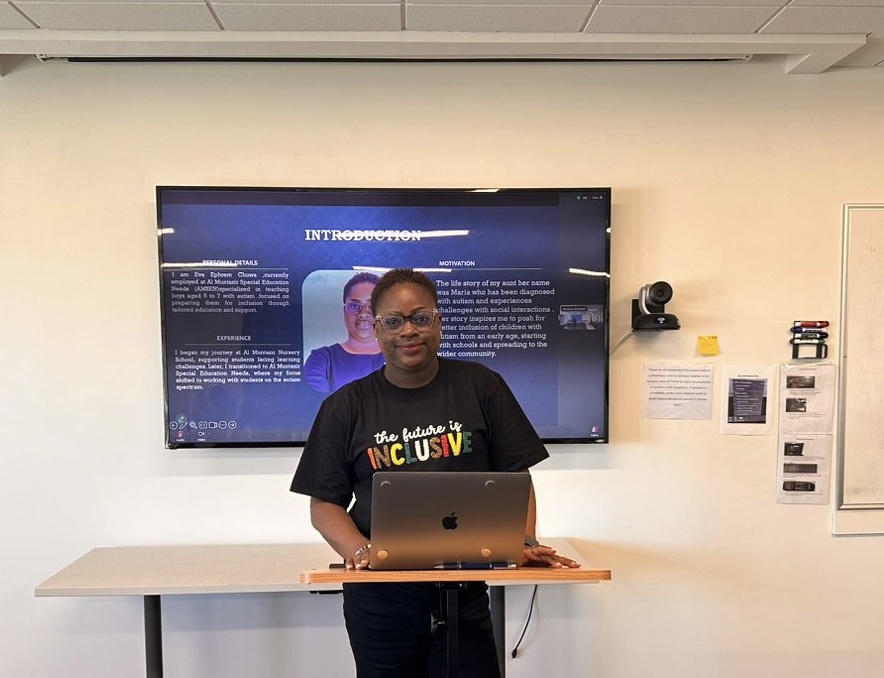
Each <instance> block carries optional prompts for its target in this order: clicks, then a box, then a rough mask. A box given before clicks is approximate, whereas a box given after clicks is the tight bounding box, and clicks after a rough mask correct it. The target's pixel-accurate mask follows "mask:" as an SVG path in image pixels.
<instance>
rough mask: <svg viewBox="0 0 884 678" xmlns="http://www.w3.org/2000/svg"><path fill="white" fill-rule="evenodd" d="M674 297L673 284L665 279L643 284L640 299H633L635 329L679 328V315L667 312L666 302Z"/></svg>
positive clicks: (633, 324)
mask: <svg viewBox="0 0 884 678" xmlns="http://www.w3.org/2000/svg"><path fill="white" fill-rule="evenodd" d="M671 299H672V285H670V284H669V283H668V282H666V281H665V280H658V281H657V282H655V283H650V284H648V285H642V286H641V289H640V290H639V291H638V299H633V300H632V329H633V330H679V329H681V324H680V323H679V322H678V316H676V315H674V314H673V313H666V312H665V307H666V304H668V303H669V301H670V300H671Z"/></svg>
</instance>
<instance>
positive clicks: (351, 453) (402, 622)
mask: <svg viewBox="0 0 884 678" xmlns="http://www.w3.org/2000/svg"><path fill="white" fill-rule="evenodd" d="M371 305H372V308H373V309H374V311H375V318H374V320H375V328H374V331H375V335H376V337H377V342H378V345H379V346H380V349H381V352H382V353H383V355H384V359H385V363H384V367H383V369H382V370H379V371H377V372H374V373H372V374H370V375H368V376H367V377H364V378H362V379H359V380H357V381H355V382H352V383H350V384H348V385H347V386H344V387H343V388H341V389H340V390H339V391H337V392H336V393H334V394H333V395H331V396H330V397H329V398H327V399H326V400H325V402H324V403H323V404H322V407H321V408H320V411H319V413H318V414H317V417H316V420H315V422H314V424H313V429H312V430H311V432H310V436H309V437H308V440H307V444H306V445H305V447H304V452H303V454H302V455H301V461H300V464H299V466H298V469H297V471H296V472H295V477H294V479H293V481H292V490H293V491H294V492H300V493H302V494H307V495H309V496H310V497H311V500H310V509H311V519H312V522H313V525H314V527H316V529H317V530H318V531H319V532H320V534H321V535H322V536H323V538H324V539H325V540H326V541H327V542H328V543H329V544H330V545H331V546H332V548H334V549H335V551H337V552H338V553H339V554H340V555H341V556H342V558H343V559H344V562H345V565H346V567H348V568H350V569H356V570H359V569H363V568H366V567H368V550H369V546H370V544H369V543H368V542H369V539H370V536H371V524H370V519H371V516H370V507H371V477H372V474H373V472H374V467H373V464H372V461H371V458H370V457H372V458H374V459H377V458H379V457H382V455H375V454H373V452H372V450H373V449H374V448H375V447H376V446H378V445H379V444H380V443H381V441H382V440H386V439H389V438H390V436H392V435H398V434H400V433H401V432H403V431H408V432H412V433H411V435H412V437H411V438H410V439H411V440H414V437H413V436H414V432H415V431H427V432H428V433H427V434H426V435H427V437H430V436H438V435H446V434H447V433H448V432H452V433H454V432H459V433H461V434H463V436H462V437H463V440H464V441H468V443H467V442H465V443H464V445H465V447H464V449H463V450H462V451H461V454H459V455H457V456H454V455H451V456H443V455H438V456H435V457H434V456H433V455H429V456H428V457H427V458H426V459H425V460H424V461H420V462H416V463H413V464H409V465H408V466H407V470H409V471H421V470H425V471H452V472H456V471H487V470H491V471H514V472H518V471H527V469H528V467H530V466H533V465H534V464H536V463H538V462H540V461H542V460H543V459H545V458H546V457H547V456H549V455H548V453H547V451H546V449H545V448H544V446H543V444H542V443H541V441H540V439H539V438H538V436H537V434H536V432H535V431H534V429H533V427H532V426H531V424H530V423H529V421H528V419H527V417H526V416H525V414H524V412H523V411H522V409H521V407H520V406H519V405H518V403H517V402H516V400H515V397H514V396H513V394H512V392H511V391H510V389H509V387H508V386H507V385H506V383H505V382H504V381H503V379H502V378H501V377H500V375H498V374H497V373H495V372H493V371H491V370H489V369H488V368H486V367H484V366H483V365H480V364H478V363H471V362H464V361H459V360H451V359H447V358H440V357H439V356H438V355H437V353H438V349H439V345H440V343H441V341H442V318H441V315H440V314H439V310H438V308H437V305H438V299H437V294H436V287H435V285H434V283H433V281H432V280H430V279H429V278H428V277H427V276H426V275H424V274H423V273H419V272H416V271H413V270H411V269H393V270H391V271H388V272H387V273H386V274H385V275H384V276H382V277H381V279H380V280H379V281H378V283H377V285H376V286H375V288H374V291H373V292H372V295H371ZM440 431H442V433H441V434H440V433H439V432H440ZM417 435H423V434H417ZM391 466H392V463H391ZM389 470H394V471H395V470H397V468H395V467H394V468H390V469H389ZM354 496H355V499H356V501H355V503H354V504H353V505H352V508H351V509H350V510H349V512H348V507H350V505H351V501H352V499H353V498H354ZM534 524H535V509H534V495H533V490H532V493H531V497H530V502H529V510H528V519H527V523H526V525H525V534H526V544H527V543H533V544H535V545H534V546H531V547H527V548H526V549H525V550H524V552H523V560H522V565H534V566H550V567H563V566H564V567H578V564H577V563H575V562H574V561H572V560H570V559H568V558H564V557H561V556H558V555H557V554H556V553H555V551H554V550H553V549H551V548H549V547H546V546H540V545H536V542H535V541H534V540H533V537H529V536H528V535H533V534H534ZM439 595H440V593H439V590H438V588H437V587H436V586H435V585H434V584H393V583H384V584H348V585H345V586H344V618H345V621H346V625H347V632H348V634H349V637H350V646H351V648H352V650H353V655H354V658H355V660H356V668H357V676H358V678H381V677H383V678H426V677H428V676H436V675H444V670H445V666H446V656H447V655H446V646H445V634H444V633H433V632H432V631H431V623H430V622H431V619H432V618H433V615H434V614H435V613H436V612H437V610H438V609H439ZM458 602H459V605H458V629H459V634H458V646H459V647H458V660H459V667H458V675H459V676H460V677H461V678H498V676H499V675H500V674H499V668H498V663H497V653H496V650H495V644H494V637H493V634H492V628H491V617H490V610H489V605H488V591H487V586H486V584H485V583H483V582H479V583H470V584H466V585H465V588H464V589H462V590H461V592H460V595H459V596H458Z"/></svg>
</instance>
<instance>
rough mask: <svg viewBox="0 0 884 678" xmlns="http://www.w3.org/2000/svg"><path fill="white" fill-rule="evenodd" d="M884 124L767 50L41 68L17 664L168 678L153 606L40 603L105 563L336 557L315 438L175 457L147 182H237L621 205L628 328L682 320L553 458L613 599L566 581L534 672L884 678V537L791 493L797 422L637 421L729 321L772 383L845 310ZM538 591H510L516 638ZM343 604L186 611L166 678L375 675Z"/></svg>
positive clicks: (10, 616) (840, 87)
mask: <svg viewBox="0 0 884 678" xmlns="http://www.w3.org/2000/svg"><path fill="white" fill-rule="evenodd" d="M882 112H884V69H866V70H833V71H831V72H829V73H825V74H822V75H818V76H794V75H793V76H787V75H784V74H783V69H782V64H781V63H780V62H779V61H772V62H767V61H764V60H757V61H755V62H752V63H749V64H694V65H688V64H682V65H674V64H619V65H618V64H345V63H340V64H263V65H259V64H165V65H159V64H129V65H122V64H121V65H112V64H64V63H47V64H39V63H36V62H33V63H28V64H25V65H23V66H19V67H18V68H16V69H14V70H13V71H12V72H11V73H9V74H8V75H6V76H5V77H2V78H0V129H2V135H0V234H2V241H0V257H2V264H3V267H2V271H3V286H2V298H3V315H2V321H0V323H2V324H0V356H2V358H0V360H2V370H0V373H2V380H0V399H2V404H0V430H2V432H3V440H2V443H0V444H2V449H3V456H2V458H3V471H2V473H0V513H2V516H3V520H2V523H0V544H2V546H3V549H4V556H3V577H2V580H0V595H2V598H0V624H2V626H0V675H4V676H29V677H32V678H49V677H50V676H52V677H54V676H58V675H74V676H89V677H90V678H118V677H119V676H135V675H142V671H143V668H142V666H143V664H142V662H143V644H142V636H141V607H140V601H139V600H138V599H137V598H106V599H76V598H75V599H45V598H41V599H35V598H34V596H33V588H34V586H35V585H36V584H38V583H39V582H41V581H43V580H44V579H46V578H47V577H49V576H50V575H52V574H53V573H55V572H56V571H57V570H59V569H60V568H62V567H63V566H65V565H67V564H68V563H69V562H71V561H72V560H74V559H75V558H77V557H79V556H80V555H82V554H83V553H85V552H86V551H88V550H89V549H90V548H92V547H93V546H97V545H123V544H159V543H191V542H193V543H214V542H264V541H273V542H278V541H314V540H317V538H318V537H317V535H316V534H315V533H314V532H313V531H312V529H311V528H310V526H309V520H308V516H307V510H306V501H305V500H304V499H303V498H302V497H298V496H295V495H291V494H290V493H289V492H288V489H287V488H288V483H289V478H290V475H291V473H292V471H293V469H294V468H295V466H296V464H297V460H298V451H297V450H255V451H242V450H241V451H221V452H219V451H180V450H179V451H169V450H165V449H163V444H162V431H161V420H162V385H161V370H160V339H159V336H160V335H159V302H158V273H157V255H156V241H155V237H156V236H155V212H154V210H155V207H154V194H153V191H154V186H155V185H156V184H232V185H289V186H311V185H312V186H393V187H395V186H483V185H508V186H559V185H565V186H570V185H577V186H611V187H612V188H613V192H614V203H615V204H614V211H613V229H614V230H613V246H614V252H613V274H614V276H613V294H612V303H613V309H612V321H613V327H612V338H613V339H614V340H616V339H618V338H619V337H621V336H622V335H624V334H625V333H626V332H627V329H628V323H629V300H630V298H631V297H632V296H633V295H634V293H635V292H636V291H637V290H638V288H639V286H640V285H642V284H644V283H647V282H652V281H654V280H658V279H665V280H668V281H669V282H670V283H672V285H673V287H674V289H675V297H674V298H673V301H672V302H671V304H670V307H669V308H670V310H672V311H674V312H676V313H677V314H678V315H679V317H680V318H681V320H682V324H683V329H682V330H681V331H680V332H668V333H662V334H655V335H654V336H634V337H630V338H629V339H627V340H626V341H624V342H623V343H622V344H621V345H620V347H619V348H618V349H617V350H616V351H615V353H614V355H613V357H612V365H611V367H612V371H611V412H612V429H613V432H612V436H611V437H612V440H613V442H612V443H611V444H610V445H608V446H606V447H604V448H603V447H600V446H593V447H580V446H577V447H573V446H558V447H555V448H554V449H553V458H552V459H551V460H549V461H548V462H545V463H544V464H543V465H542V466H541V467H539V468H538V469H537V470H536V471H535V474H534V475H535V479H536V483H537V486H538V494H539V501H540V519H539V520H540V533H541V534H547V535H571V536H573V537H575V538H576V539H577V540H579V542H580V544H581V545H582V546H583V547H584V550H585V552H586V554H587V557H588V559H589V561H590V563H591V564H592V565H597V566H605V567H610V568H612V570H613V572H614V580H613V581H612V582H610V583H605V584H601V585H598V586H585V587H576V588H569V589H567V590H564V589H562V588H556V587H550V588H546V589H544V590H542V591H541V594H540V608H539V612H538V613H537V615H536V616H535V621H534V623H533V625H532V628H531V630H530V632H529V633H528V636H527V639H526V642H525V644H523V650H524V654H523V656H522V657H520V658H519V659H517V660H515V661H508V675H509V676H510V677H511V678H519V677H522V676H535V675H546V674H547V673H559V672H563V671H567V672H569V674H570V675H592V676H598V677H600V678H636V677H637V676H654V677H655V678H670V677H672V678H675V677H676V676H677V677H678V678H708V677H709V676H716V677H718V678H731V677H733V678H736V677H743V676H753V677H754V678H782V677H783V676H801V677H802V678H830V677H831V676H845V677H849V678H864V677H866V676H880V675H881V672H882V671H884V645H882V643H881V629H882V628H884V586H882V584H881V572H882V565H884V538H882V537H859V538H856V537H854V538H834V537H832V536H830V532H829V527H830V519H831V513H832V510H833V507H832V506H831V505H830V506H789V505H780V504H777V503H776V502H775V496H776V493H775V476H776V442H775V440H774V438H773V437H733V436H722V435H719V433H718V424H717V422H716V421H715V420H713V421H699V422H684V421H664V420H642V419H641V402H640V394H641V382H640V376H641V367H642V363H643V362H646V361H663V360H678V361H687V360H701V358H699V356H697V354H696V348H695V345H696V340H697V336H698V335H700V334H717V335H718V336H719V338H720V342H721V345H722V348H723V352H722V354H721V356H719V357H718V358H705V359H702V360H704V361H708V362H711V363H713V364H715V365H716V366H719V367H720V366H722V365H728V364H746V363H753V364H759V363H760V364H779V363H781V362H783V361H785V360H787V359H788V357H789V350H788V349H789V347H788V343H787V339H788V334H787V332H786V329H787V327H788V326H789V324H790V323H791V321H792V320H793V319H795V318H799V317H805V316H806V317H820V318H828V319H831V320H833V321H835V320H837V318H838V313H839V297H840V292H839V265H840V234H841V207H842V204H843V203H845V202H884V183H882V180H881V176H882V174H881V168H880V160H881V159H882V157H884V135H882V133H881V130H882V127H881V120H882ZM799 265H801V266H806V267H808V269H809V270H811V271H812V274H811V275H806V276H801V277H798V276H796V274H795V273H796V268H797V267H798V266H799ZM833 343H834V342H833ZM834 348H836V347H834V346H833V349H834ZM832 353H833V355H837V351H835V350H833V351H832ZM717 405H718V397H717V390H716V412H717ZM529 593H530V591H529V590H528V589H527V588H524V589H523V588H520V589H516V590H514V591H513V592H512V595H511V596H510V597H509V606H508V613H509V620H510V627H509V632H510V633H509V635H510V636H511V639H512V640H513V641H514V640H515V637H516V636H517V634H518V631H519V628H520V625H521V622H522V620H523V615H524V612H525V610H526V609H527V601H528V594H529ZM338 606H339V600H338V599H337V598H336V597H325V596H324V597H317V596H310V595H307V594H292V595H281V596H271V595H261V596H230V597H224V596H219V597H206V598H199V597H183V598H174V599H169V598H167V599H166V601H165V619H164V621H165V625H166V631H167V634H166V670H167V675H170V676H187V677H188V678H200V677H201V676H209V675H211V676H214V677H218V678H224V677H227V676H231V677H232V676H242V675H261V676H264V677H276V676H280V677H281V676H295V675H297V676H320V675H322V676H352V675H353V671H352V668H351V662H350V658H349V652H348V649H347V646H346V636H345V634H344V631H343V623H342V622H341V620H340V616H339V609H338ZM323 646H325V647H329V646H330V649H326V650H320V649H319V648H320V647H323ZM541 671H542V673H541Z"/></svg>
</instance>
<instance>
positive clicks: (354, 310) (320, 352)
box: [304, 273, 384, 393]
mask: <svg viewBox="0 0 884 678" xmlns="http://www.w3.org/2000/svg"><path fill="white" fill-rule="evenodd" d="M377 281H378V276H376V275H375V274H374V273H357V274H356V275H354V276H353V277H352V278H350V279H349V280H348V281H347V284H346V285H344V309H343V313H344V327H345V328H346V329H347V338H346V339H345V340H344V341H342V342H340V343H338V344H332V345H330V346H321V347H320V348H317V349H314V350H313V351H311V352H310V355H309V356H307V360H306V361H305V363H304V381H306V382H307V383H308V384H309V385H310V387H311V388H313V390H315V391H319V392H320V393H332V392H334V391H337V390H338V389H339V388H340V387H341V386H343V385H344V384H347V383H349V382H351V381H353V380H354V379H358V378H359V377H364V376H365V375H366V374H368V373H369V372H374V371H375V370H377V369H379V368H380V367H381V366H382V365H383V364H384V356H383V355H382V354H381V351H380V349H379V348H378V342H377V339H376V338H375V335H374V315H373V314H372V312H371V293H372V291H373V290H374V286H375V284H376V283H377Z"/></svg>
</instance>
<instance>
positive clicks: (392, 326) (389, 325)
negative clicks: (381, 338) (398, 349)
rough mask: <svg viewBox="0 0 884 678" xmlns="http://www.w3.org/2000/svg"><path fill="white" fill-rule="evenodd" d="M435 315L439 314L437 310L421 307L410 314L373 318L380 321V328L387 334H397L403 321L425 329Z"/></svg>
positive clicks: (388, 314)
mask: <svg viewBox="0 0 884 678" xmlns="http://www.w3.org/2000/svg"><path fill="white" fill-rule="evenodd" d="M437 315H439V311H438V310H436V309H435V308H434V309H432V310H427V309H421V310H420V311H415V312H414V313H412V314H411V315H402V314H400V313H387V314H385V315H376V316H375V317H374V319H375V321H376V322H378V323H380V325H381V329H382V330H384V332H386V333H387V334H399V333H400V332H401V331H402V328H403V327H405V321H408V322H410V323H411V324H412V325H414V327H416V328H417V329H419V330H427V329H429V328H431V327H432V326H433V322H434V321H435V320H436V316H437Z"/></svg>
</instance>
